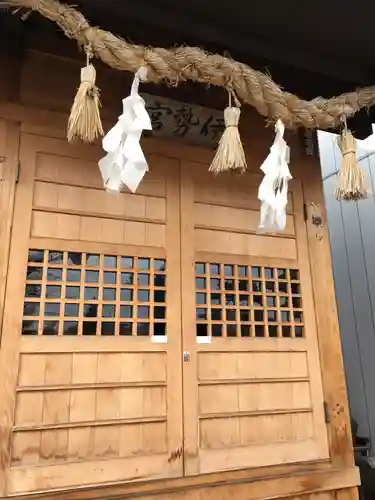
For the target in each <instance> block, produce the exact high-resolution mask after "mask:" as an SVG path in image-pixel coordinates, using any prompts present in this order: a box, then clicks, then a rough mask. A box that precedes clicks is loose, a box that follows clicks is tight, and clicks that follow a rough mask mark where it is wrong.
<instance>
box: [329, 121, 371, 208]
mask: <svg viewBox="0 0 375 500" xmlns="http://www.w3.org/2000/svg"><path fill="white" fill-rule="evenodd" d="M338 145H339V148H340V151H341V154H342V156H343V159H342V165H341V168H340V171H339V174H338V184H337V186H336V190H335V196H336V199H337V200H345V201H359V200H364V199H366V198H367V197H368V191H367V189H366V181H365V176H364V173H363V171H362V169H361V167H360V166H359V163H358V162H357V158H356V140H355V138H354V137H353V135H352V133H351V132H350V130H348V128H347V126H346V122H345V126H344V129H343V131H342V133H341V136H340V137H338Z"/></svg>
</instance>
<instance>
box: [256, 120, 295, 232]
mask: <svg viewBox="0 0 375 500" xmlns="http://www.w3.org/2000/svg"><path fill="white" fill-rule="evenodd" d="M284 131H285V126H284V124H283V122H282V121H281V120H278V121H277V123H276V125H275V132H276V136H275V139H274V142H273V144H272V146H271V148H270V152H269V154H268V156H267V158H266V159H265V160H264V162H263V164H262V166H261V167H260V169H261V170H262V171H263V173H264V178H263V180H262V183H261V184H260V186H259V190H258V198H259V200H260V201H261V207H260V224H259V229H260V230H261V231H265V232H272V233H277V232H281V231H283V230H284V229H285V225H286V206H287V203H288V182H289V181H290V180H291V179H292V176H291V175H290V171H289V166H288V163H289V156H290V150H289V146H288V145H287V143H286V142H285V139H284Z"/></svg>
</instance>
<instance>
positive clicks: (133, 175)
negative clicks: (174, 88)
mask: <svg viewBox="0 0 375 500" xmlns="http://www.w3.org/2000/svg"><path fill="white" fill-rule="evenodd" d="M146 71H147V70H146V68H143V67H142V68H140V69H139V70H138V71H137V73H136V74H135V76H134V80H133V84H132V87H131V92H130V95H129V97H126V98H125V99H123V101H122V105H123V110H122V115H121V116H119V118H118V122H117V123H116V125H115V126H114V127H113V128H111V130H110V131H109V132H108V133H107V135H106V136H105V137H104V138H103V149H104V151H106V152H107V154H106V156H104V158H102V159H101V160H100V161H99V168H100V172H101V174H102V177H103V182H104V187H105V189H106V190H107V191H108V192H111V193H119V192H120V191H121V189H122V188H123V186H127V187H128V188H129V189H130V191H132V192H133V193H134V192H135V191H136V190H137V188H138V186H139V183H140V182H141V180H142V179H143V177H144V175H145V173H146V172H147V171H148V165H147V161H146V158H145V156H144V154H143V151H142V148H141V145H140V139H141V135H142V131H143V130H152V126H151V120H150V117H149V114H148V112H147V110H146V107H145V101H144V100H143V99H142V97H141V96H140V95H139V94H138V87H139V82H140V81H141V80H143V79H145V77H146Z"/></svg>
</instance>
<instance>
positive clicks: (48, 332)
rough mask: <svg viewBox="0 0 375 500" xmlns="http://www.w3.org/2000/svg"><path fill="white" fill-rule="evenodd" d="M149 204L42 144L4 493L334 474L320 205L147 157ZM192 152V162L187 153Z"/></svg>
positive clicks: (13, 282) (10, 383)
mask: <svg viewBox="0 0 375 500" xmlns="http://www.w3.org/2000/svg"><path fill="white" fill-rule="evenodd" d="M145 148H146V151H147V157H148V160H149V165H150V172H149V173H148V174H147V176H146V177H145V179H144V181H143V182H142V184H141V185H140V188H139V190H138V192H137V193H136V194H135V195H133V194H127V193H124V194H121V195H120V196H111V195H108V194H106V193H105V192H104V191H103V189H102V186H101V179H100V175H99V172H98V168H97V160H98V158H99V157H100V154H101V152H100V151H99V150H98V149H96V148H93V147H82V146H69V145H68V144H67V143H66V142H65V141H62V140H57V139H51V138H45V137H40V136H33V135H27V134H24V135H23V136H22V140H21V148H20V165H21V170H20V178H19V183H18V186H17V192H16V203H15V213H14V224H13V234H12V242H11V252H10V255H11V258H10V264H9V273H8V280H7V290H6V303H5V312H4V323H3V331H2V344H1V350H0V396H1V397H0V412H1V419H2V421H1V429H2V447H1V464H2V469H1V476H0V480H1V482H0V486H1V489H2V491H1V493H3V494H8V495H11V494H19V493H25V492H36V491H44V490H47V489H61V488H63V489H64V488H70V487H77V486H83V485H85V486H87V485H91V484H104V483H113V482H118V481H127V480H128V481H134V480H151V479H158V478H166V477H181V476H183V475H194V474H204V473H210V472H215V471H220V470H231V469H239V468H248V467H255V466H256V467H259V466H266V465H272V464H281V463H291V462H300V461H310V460H317V459H324V458H327V457H328V446H327V435H326V427H325V423H324V411H323V395H322V383H321V374H320V367H319V357H318V349H317V334H316V326H315V317H314V304H313V295H312V286H311V278H310V266H309V256H308V247H307V240H306V231H305V223H304V218H303V201H302V193H301V188H300V186H299V184H298V182H295V183H294V184H293V192H292V194H291V196H290V203H289V206H288V223H287V228H286V231H285V233H284V234H283V235H281V236H267V235H261V234H257V224H258V218H259V206H258V205H259V203H258V201H257V197H256V193H257V186H258V185H259V181H260V177H259V175H258V173H246V174H244V175H243V176H226V175H224V176H222V177H217V178H215V177H212V175H211V174H209V173H208V172H207V170H208V168H207V163H205V162H204V161H203V162H202V161H200V153H199V151H198V150H197V152H196V153H195V152H194V150H193V149H191V150H190V149H189V150H188V149H187V148H182V149H180V148H179V147H178V146H175V145H173V144H172V145H171V147H170V149H169V150H168V148H166V147H165V145H163V146H161V143H158V142H155V141H153V140H150V141H146V142H145ZM187 151H188V154H187Z"/></svg>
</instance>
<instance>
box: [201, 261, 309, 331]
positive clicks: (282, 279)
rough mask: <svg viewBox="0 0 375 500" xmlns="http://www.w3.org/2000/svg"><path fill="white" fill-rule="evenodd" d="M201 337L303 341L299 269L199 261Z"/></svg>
mask: <svg viewBox="0 0 375 500" xmlns="http://www.w3.org/2000/svg"><path fill="white" fill-rule="evenodd" d="M195 271H196V279H195V285H196V325H197V336H210V335H212V336H213V337H224V336H226V337H295V338H298V337H303V336H304V324H303V310H302V297H301V285H300V280H299V271H298V270H297V269H285V268H283V269H281V268H271V267H251V266H241V265H234V264H214V263H203V262H198V263H196V265H195Z"/></svg>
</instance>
